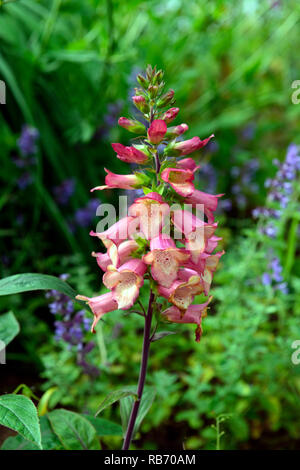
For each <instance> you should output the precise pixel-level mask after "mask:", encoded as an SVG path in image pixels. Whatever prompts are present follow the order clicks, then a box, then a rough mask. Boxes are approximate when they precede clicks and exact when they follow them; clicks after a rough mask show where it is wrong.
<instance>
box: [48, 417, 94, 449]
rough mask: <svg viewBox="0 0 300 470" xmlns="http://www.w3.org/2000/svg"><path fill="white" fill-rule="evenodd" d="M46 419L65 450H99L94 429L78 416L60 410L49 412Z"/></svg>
mask: <svg viewBox="0 0 300 470" xmlns="http://www.w3.org/2000/svg"><path fill="white" fill-rule="evenodd" d="M48 418H49V420H50V423H51V427H52V429H53V431H54V432H55V434H56V435H57V437H58V439H59V440H60V442H61V443H62V445H63V446H64V448H65V449H66V450H88V449H90V450H99V449H100V444H99V442H98V440H97V433H96V430H95V428H94V427H93V426H92V425H91V423H90V422H89V421H88V420H87V419H86V418H84V417H83V416H81V415H80V414H78V413H74V412H73V411H68V410H64V409H61V410H54V411H51V413H49V414H48Z"/></svg>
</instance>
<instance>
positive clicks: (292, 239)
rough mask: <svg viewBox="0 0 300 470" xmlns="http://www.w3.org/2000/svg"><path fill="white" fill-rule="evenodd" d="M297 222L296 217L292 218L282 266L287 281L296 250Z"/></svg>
mask: <svg viewBox="0 0 300 470" xmlns="http://www.w3.org/2000/svg"><path fill="white" fill-rule="evenodd" d="M298 224H299V220H298V218H297V217H293V219H292V221H291V225H290V230H289V235H288V241H287V253H286V260H285V266H284V275H285V277H286V278H287V279H288V278H289V276H290V273H291V270H292V267H293V264H294V259H295V253H296V248H297V231H298Z"/></svg>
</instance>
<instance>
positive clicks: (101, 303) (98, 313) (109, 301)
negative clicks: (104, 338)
mask: <svg viewBox="0 0 300 470" xmlns="http://www.w3.org/2000/svg"><path fill="white" fill-rule="evenodd" d="M76 299H78V300H83V301H85V302H86V303H87V304H88V306H89V307H90V309H91V310H92V312H93V314H94V321H93V324H92V329H91V331H92V333H95V326H96V325H97V323H98V321H99V320H100V319H101V318H102V317H103V315H104V314H105V313H108V312H113V311H114V310H117V309H118V304H117V302H116V300H114V298H113V294H112V293H111V292H107V294H103V295H98V296H97V297H85V296H84V295H77V296H76Z"/></svg>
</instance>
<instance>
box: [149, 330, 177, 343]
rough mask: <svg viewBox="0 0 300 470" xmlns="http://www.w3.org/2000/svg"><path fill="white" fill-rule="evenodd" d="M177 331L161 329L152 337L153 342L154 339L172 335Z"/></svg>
mask: <svg viewBox="0 0 300 470" xmlns="http://www.w3.org/2000/svg"><path fill="white" fill-rule="evenodd" d="M175 334H176V332H175V331H160V332H158V333H155V335H154V336H153V338H152V342H154V341H159V340H160V339H162V338H164V337H165V336H170V335H175Z"/></svg>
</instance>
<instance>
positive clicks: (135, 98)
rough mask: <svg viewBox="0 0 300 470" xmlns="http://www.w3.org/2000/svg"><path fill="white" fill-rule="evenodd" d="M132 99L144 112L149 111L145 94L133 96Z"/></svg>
mask: <svg viewBox="0 0 300 470" xmlns="http://www.w3.org/2000/svg"><path fill="white" fill-rule="evenodd" d="M132 101H133V103H134V105H135V106H136V107H137V109H139V110H140V111H141V112H142V113H147V112H148V110H149V107H148V104H147V103H146V100H145V98H144V96H142V95H137V96H133V97H132Z"/></svg>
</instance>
